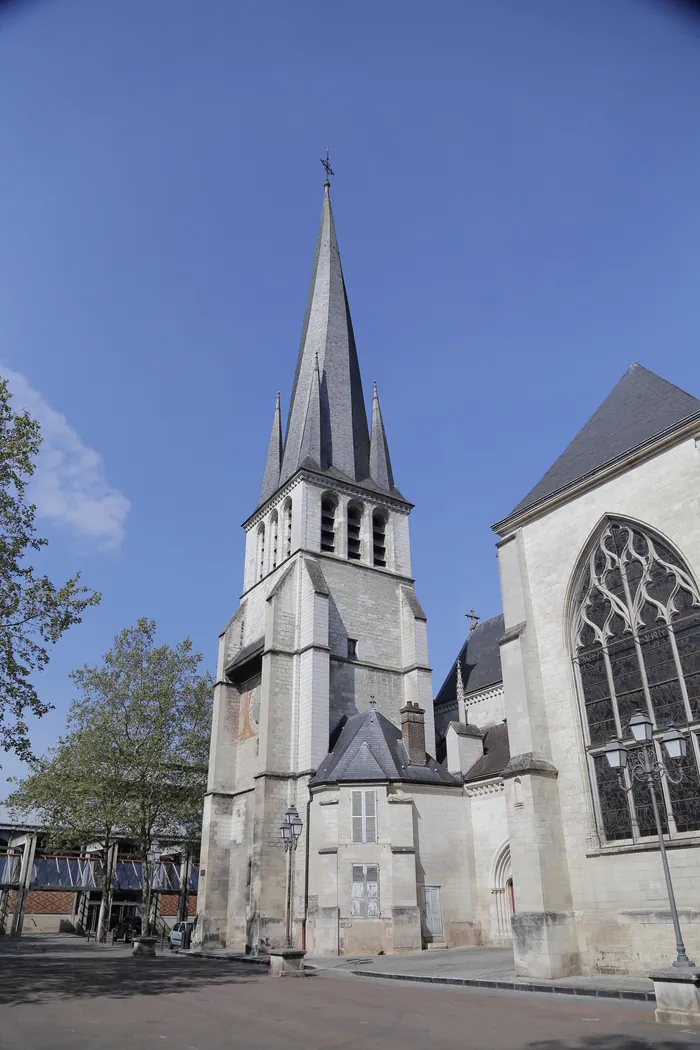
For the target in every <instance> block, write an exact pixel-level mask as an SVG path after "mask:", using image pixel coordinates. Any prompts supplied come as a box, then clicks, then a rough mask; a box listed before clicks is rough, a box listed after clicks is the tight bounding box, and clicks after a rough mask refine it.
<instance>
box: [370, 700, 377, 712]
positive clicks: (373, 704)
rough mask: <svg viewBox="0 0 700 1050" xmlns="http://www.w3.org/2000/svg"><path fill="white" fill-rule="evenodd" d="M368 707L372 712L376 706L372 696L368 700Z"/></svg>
mask: <svg viewBox="0 0 700 1050" xmlns="http://www.w3.org/2000/svg"><path fill="white" fill-rule="evenodd" d="M369 706H370V707H371V708H372V710H373V711H374V710H375V708H376V706H377V701H376V700H375V699H374V697H373V696H370V698H369Z"/></svg>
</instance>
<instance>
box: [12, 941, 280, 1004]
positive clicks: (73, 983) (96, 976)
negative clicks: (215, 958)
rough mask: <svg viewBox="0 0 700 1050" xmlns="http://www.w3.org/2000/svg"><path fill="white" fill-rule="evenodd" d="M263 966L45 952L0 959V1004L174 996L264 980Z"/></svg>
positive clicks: (265, 973) (184, 959) (200, 960)
mask: <svg viewBox="0 0 700 1050" xmlns="http://www.w3.org/2000/svg"><path fill="white" fill-rule="evenodd" d="M266 977H267V971H266V970H265V969H264V968H262V967H255V968H253V967H252V966H249V965H246V964H245V963H236V962H229V961H227V962H212V961H209V960H202V959H187V958H183V959H179V958H178V959H167V958H163V957H162V956H160V957H156V958H155V959H143V958H142V959H140V958H132V957H131V956H127V957H124V956H122V957H121V958H120V957H114V956H110V955H108V954H107V953H102V952H100V953H97V952H96V953H95V955H94V956H93V957H92V958H89V957H88V958H86V957H82V958H68V959H65V958H61V957H60V956H59V957H56V956H53V957H52V956H51V955H50V954H46V955H44V954H42V955H37V954H35V953H32V954H31V955H28V954H27V955H19V956H17V957H16V958H12V957H11V956H10V955H9V954H4V953H3V956H2V958H0V1006H20V1005H23V1004H24V1005H26V1004H28V1003H31V1004H38V1003H45V1002H49V1001H50V1000H56V999H64V1000H65V999H77V1000H81V999H94V998H96V997H98V996H107V997H109V998H110V999H127V998H130V997H131V996H135V995H173V994H177V993H180V992H191V991H193V990H197V989H199V988H202V987H204V986H212V985H221V984H246V983H249V982H251V981H256V980H258V981H259V980H261V979H263V980H264V979H266Z"/></svg>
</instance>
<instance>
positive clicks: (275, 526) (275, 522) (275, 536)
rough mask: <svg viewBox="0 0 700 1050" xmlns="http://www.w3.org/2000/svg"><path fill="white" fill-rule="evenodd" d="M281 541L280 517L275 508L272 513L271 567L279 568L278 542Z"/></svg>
mask: <svg viewBox="0 0 700 1050" xmlns="http://www.w3.org/2000/svg"><path fill="white" fill-rule="evenodd" d="M278 543H279V519H278V517H277V511H276V510H273V512H272V514H271V515H270V547H271V550H270V568H271V569H276V568H277V544H278Z"/></svg>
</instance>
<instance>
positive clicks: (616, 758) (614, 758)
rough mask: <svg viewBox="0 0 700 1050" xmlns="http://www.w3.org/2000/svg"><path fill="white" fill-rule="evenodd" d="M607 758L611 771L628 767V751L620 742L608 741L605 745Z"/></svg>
mask: <svg viewBox="0 0 700 1050" xmlns="http://www.w3.org/2000/svg"><path fill="white" fill-rule="evenodd" d="M605 757H606V758H607V760H608V765H609V766H610V768H611V769H617V770H620V769H624V768H625V766H626V765H627V751H626V750H625V746H624V744H622V743H621V742H620V741H619V740H608V742H607V744H606V745H605Z"/></svg>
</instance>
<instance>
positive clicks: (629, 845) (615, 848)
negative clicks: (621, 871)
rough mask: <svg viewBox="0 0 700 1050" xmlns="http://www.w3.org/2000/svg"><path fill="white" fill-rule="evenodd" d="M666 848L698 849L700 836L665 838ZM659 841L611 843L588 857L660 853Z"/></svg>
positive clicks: (590, 851)
mask: <svg viewBox="0 0 700 1050" xmlns="http://www.w3.org/2000/svg"><path fill="white" fill-rule="evenodd" d="M664 846H665V847H666V849H667V850H669V849H689V848H697V847H698V846H700V834H698V833H695V832H693V833H690V834H688V837H687V838H681V837H680V836H679V837H678V838H673V839H669V838H664ZM658 849H659V841H658V839H656V838H654V839H652V840H650V841H649V842H626V843H609V844H608V845H606V846H599V847H598V848H597V849H591V850H587V851H586V856H587V857H606V856H618V855H619V854H621V853H650V852H653V851H654V850H656V851H658Z"/></svg>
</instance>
